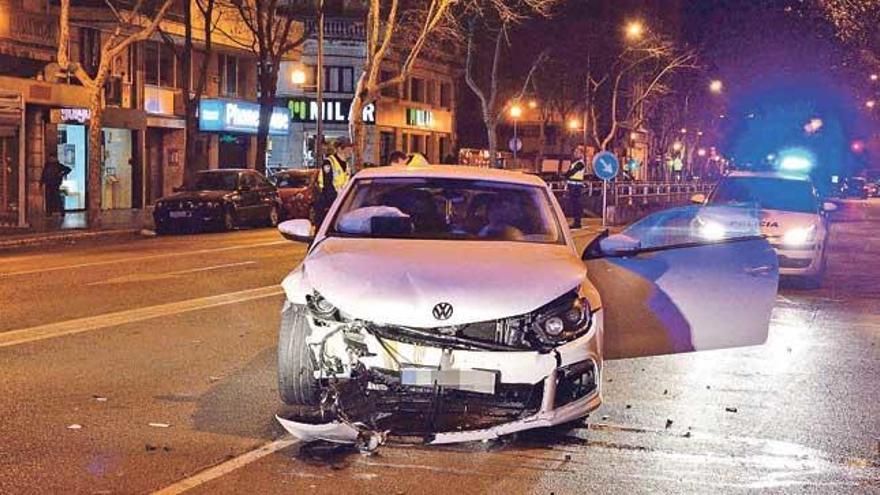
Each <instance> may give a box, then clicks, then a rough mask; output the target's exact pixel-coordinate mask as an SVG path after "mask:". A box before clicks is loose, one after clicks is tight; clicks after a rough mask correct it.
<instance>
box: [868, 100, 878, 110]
mask: <svg viewBox="0 0 880 495" xmlns="http://www.w3.org/2000/svg"><path fill="white" fill-rule="evenodd" d="M876 105H877V102H876V101H874V100H868V101H866V102H865V106H866V107H868V108H869V109H873V108H874V106H876Z"/></svg>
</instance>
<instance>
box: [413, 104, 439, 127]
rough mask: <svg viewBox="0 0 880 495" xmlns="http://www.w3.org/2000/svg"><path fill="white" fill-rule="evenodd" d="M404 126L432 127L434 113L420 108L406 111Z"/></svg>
mask: <svg viewBox="0 0 880 495" xmlns="http://www.w3.org/2000/svg"><path fill="white" fill-rule="evenodd" d="M406 125H411V126H413V127H434V113H433V112H431V111H430V110H422V109H420V108H407V109H406Z"/></svg>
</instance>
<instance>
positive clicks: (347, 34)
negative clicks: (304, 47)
mask: <svg viewBox="0 0 880 495" xmlns="http://www.w3.org/2000/svg"><path fill="white" fill-rule="evenodd" d="M304 22H305V29H306V32H307V33H309V36H310V37H314V38H316V37H317V36H318V21H316V20H315V19H306V20H305V21H304ZM366 36H367V35H366V29H365V27H364V21H361V20H356V19H327V18H325V19H324V38H325V39H330V40H352V41H364V40H366Z"/></svg>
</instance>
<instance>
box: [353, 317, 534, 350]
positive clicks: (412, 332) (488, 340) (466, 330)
mask: <svg viewBox="0 0 880 495" xmlns="http://www.w3.org/2000/svg"><path fill="white" fill-rule="evenodd" d="M529 325H531V318H530V317H529V316H519V317H513V318H503V319H500V320H494V321H485V322H478V323H470V324H467V325H460V326H455V327H437V328H427V329H426V328H410V327H403V326H393V325H371V326H369V331H370V332H372V333H374V334H376V335H378V336H379V337H383V338H389V339H392V340H396V341H400V342H406V343H409V344H418V345H435V346H438V347H445V348H448V349H461V350H474V349H479V350H488V351H518V350H533V347H532V346H531V344H530V343H529V341H528V340H527V339H526V336H527V334H528V329H529Z"/></svg>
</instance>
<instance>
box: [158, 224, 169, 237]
mask: <svg viewBox="0 0 880 495" xmlns="http://www.w3.org/2000/svg"><path fill="white" fill-rule="evenodd" d="M154 232H155V233H156V235H167V234H168V233H169V232H171V229H170V228H169V227H168V225H165V224H161V223H157V224H156V229H155V230H154Z"/></svg>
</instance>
